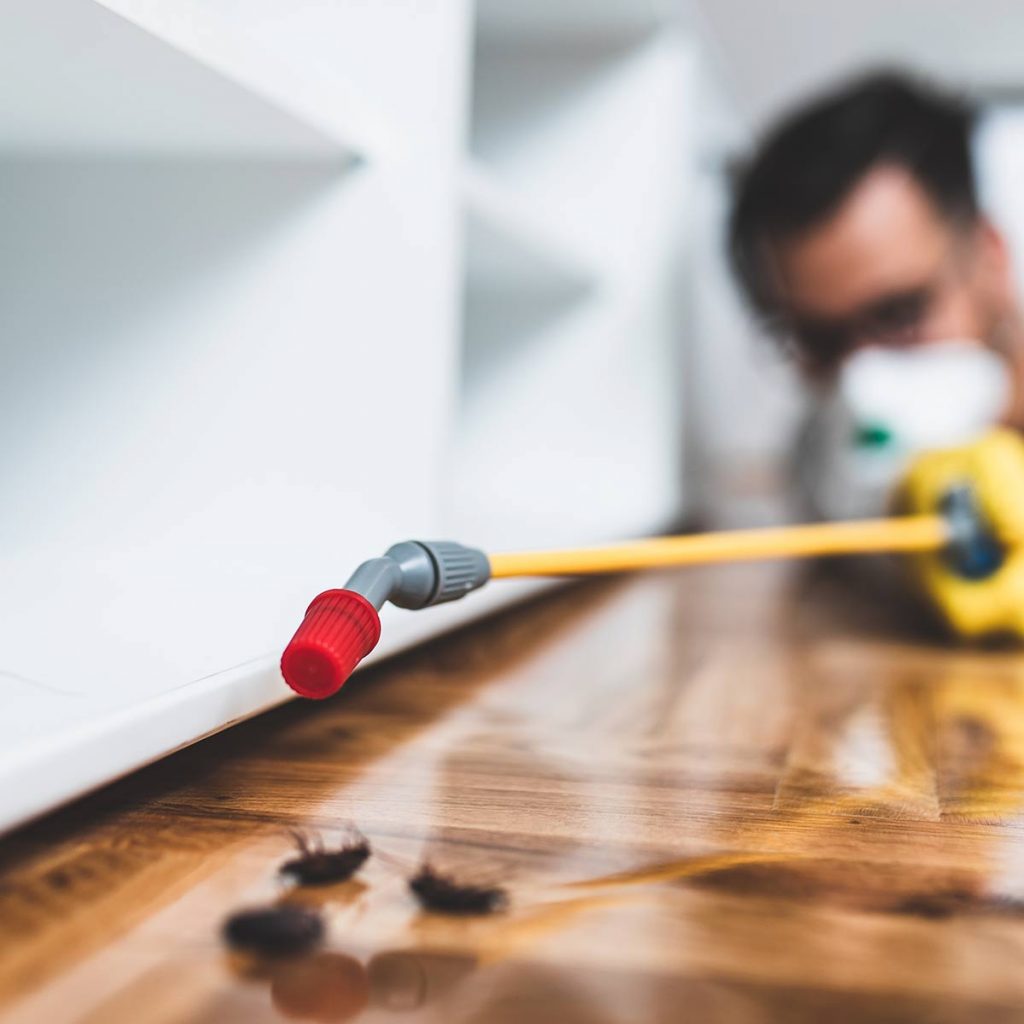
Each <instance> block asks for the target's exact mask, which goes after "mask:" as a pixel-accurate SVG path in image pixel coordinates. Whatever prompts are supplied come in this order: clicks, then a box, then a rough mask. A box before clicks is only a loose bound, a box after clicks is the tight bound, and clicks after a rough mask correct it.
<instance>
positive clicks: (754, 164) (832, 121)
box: [729, 71, 978, 316]
mask: <svg viewBox="0 0 1024 1024" xmlns="http://www.w3.org/2000/svg"><path fill="white" fill-rule="evenodd" d="M972 123H973V109H972V108H971V106H970V105H969V104H968V103H967V102H966V101H965V100H964V99H962V98H961V97H959V96H955V95H951V94H948V93H946V92H943V91H941V90H939V89H937V88H935V87H933V86H931V85H928V84H926V83H924V82H922V81H920V80H918V79H916V78H913V77H910V76H908V75H906V74H903V73H900V72H895V71H882V72H874V73H872V74H869V75H867V76H865V77H862V78H859V79H856V80H854V81H853V82H849V83H847V84H845V85H844V86H842V87H841V88H840V89H838V90H837V91H836V92H833V93H831V94H829V95H827V96H825V97H824V98H822V99H820V100H818V101H817V102H815V103H813V104H812V105H811V106H809V107H805V108H803V109H802V110H799V111H797V112H796V113H795V114H793V115H791V116H790V117H788V118H787V119H785V120H784V121H783V122H782V123H781V124H780V125H779V126H778V127H776V128H775V129H774V130H773V131H772V132H770V133H769V134H768V135H767V136H766V137H765V139H764V140H763V141H762V143H761V145H760V147H759V148H758V150H757V152H756V154H755V155H754V157H753V159H752V160H751V161H750V163H749V164H747V165H746V167H745V168H743V169H742V170H741V172H740V173H739V175H738V177H737V181H736V189H735V197H734V203H733V210H732V219H731V223H730V227H729V255H730V258H731V261H732V265H733V270H734V272H735V274H736V277H737V279H738V280H739V283H740V285H741V286H742V288H743V290H744V291H745V292H746V294H747V297H748V298H749V300H750V301H751V303H752V305H753V306H754V308H755V310H756V311H758V312H760V313H761V314H764V315H766V316H771V315H772V314H773V313H776V312H777V311H778V310H777V309H776V299H775V296H774V295H773V294H772V290H771V287H770V284H769V280H768V275H767V273H766V268H765V266H764V256H765V244H766V243H769V242H772V241H777V240H779V239H785V238H788V237H792V236H793V235H796V234H798V233H800V232H801V231H803V230H805V229H806V228H809V227H811V226H813V225H814V224H816V223H817V222H819V221H820V220H822V219H824V218H825V217H827V216H828V215H829V214H830V213H831V212H832V211H833V210H835V209H836V208H837V207H838V206H839V204H840V203H841V201H842V200H843V199H844V198H845V197H846V196H847V195H848V194H849V193H850V192H851V191H852V189H853V187H854V186H855V185H856V184H857V183H858V182H859V181H860V180H861V179H862V178H863V177H864V175H865V174H866V173H867V172H868V171H870V170H873V169H874V168H876V167H879V166H883V165H892V166H897V167H901V168H903V169H905V170H906V171H909V172H910V174H912V175H913V177H914V178H915V179H916V181H917V182H918V183H919V184H920V185H921V187H922V188H923V189H924V190H925V192H927V194H928V195H929V196H930V197H931V199H932V201H933V202H934V204H935V206H936V208H937V209H939V210H940V211H941V212H943V213H944V214H945V215H947V216H948V217H949V218H951V219H956V220H960V221H964V222H972V221H974V220H975V219H976V218H977V215H978V201H977V194H976V189H975V182H974V171H973V167H972V164H971V153H970V135H971V128H972Z"/></svg>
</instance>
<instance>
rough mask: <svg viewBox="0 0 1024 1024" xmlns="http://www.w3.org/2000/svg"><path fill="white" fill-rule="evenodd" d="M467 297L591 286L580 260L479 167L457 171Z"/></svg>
mask: <svg viewBox="0 0 1024 1024" xmlns="http://www.w3.org/2000/svg"><path fill="white" fill-rule="evenodd" d="M462 186H463V200H464V210H465V230H466V277H467V285H468V288H469V291H470V292H480V293H484V294H493V293H495V292H531V293H537V292H540V293H572V292H576V291H585V290H587V289H588V288H590V287H591V286H593V285H594V283H595V272H594V270H593V268H592V267H590V266H589V264H588V261H587V259H586V257H585V256H584V255H582V254H580V253H577V252H576V250H575V249H574V247H573V246H572V244H571V243H569V242H567V241H565V240H564V239H562V238H561V237H559V236H558V234H557V232H555V231H552V229H551V228H550V226H549V225H547V224H545V223H544V222H543V221H542V220H541V219H540V218H539V217H538V216H537V215H536V214H534V213H533V212H532V211H531V210H530V208H529V206H528V205H526V204H524V203H523V202H522V201H521V200H519V198H518V197H517V196H516V195H515V194H514V193H513V192H512V191H511V190H509V189H507V188H505V187H504V186H503V185H502V184H501V183H500V182H499V181H497V180H495V179H494V178H493V177H491V176H490V175H489V174H488V172H487V171H486V169H484V168H483V167H481V166H480V165H479V164H475V163H470V164H469V165H468V166H467V167H466V168H465V169H464V171H463V177H462Z"/></svg>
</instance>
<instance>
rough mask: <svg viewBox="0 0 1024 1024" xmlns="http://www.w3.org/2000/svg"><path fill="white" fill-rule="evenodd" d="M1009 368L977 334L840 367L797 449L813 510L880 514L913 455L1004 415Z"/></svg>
mask: <svg viewBox="0 0 1024 1024" xmlns="http://www.w3.org/2000/svg"><path fill="white" fill-rule="evenodd" d="M1011 393H1012V383H1011V378H1010V372H1009V368H1008V367H1007V365H1006V363H1005V362H1004V360H1003V359H1001V358H1000V357H999V355H997V354H996V353H995V352H993V351H991V350H990V349H988V348H986V347H984V346H983V345H981V344H979V343H977V342H973V341H941V342H932V343H928V344H924V345H918V346H915V347H913V348H905V349H884V348H867V349H863V350H861V351H859V352H856V353H854V354H853V355H852V356H850V358H849V359H847V360H846V362H845V363H844V364H843V366H842V369H841V370H840V373H839V378H838V381H837V383H836V388H835V391H834V392H833V394H832V395H831V396H830V398H829V399H828V401H826V402H825V403H824V404H823V406H822V407H821V409H820V410H819V411H818V413H817V414H816V415H814V416H812V417H811V420H810V421H809V423H808V426H807V429H806V431H805V436H804V437H803V438H802V439H801V443H800V445H799V451H798V453H797V459H798V464H797V467H796V470H797V479H798V481H799V485H800V491H801V494H802V497H803V499H804V501H805V503H806V504H807V505H808V506H809V508H808V509H807V511H809V512H811V513H812V514H814V515H817V516H822V517H824V518H827V519H838V518H856V517H863V516H876V515H882V514H884V512H885V510H886V506H887V502H888V498H889V494H890V492H891V490H892V487H893V486H894V484H895V483H896V482H897V481H898V480H899V478H900V477H901V476H902V474H903V472H904V471H905V469H906V467H907V464H908V463H909V461H910V459H911V458H912V457H913V456H914V455H915V454H916V453H918V452H920V451H922V450H924V449H929V448H945V447H950V446H953V445H959V444H966V443H967V442H969V441H971V440H973V439H974V438H976V437H978V436H979V435H980V434H982V433H984V432H985V431H986V430H988V429H989V428H990V427H992V426H993V425H994V424H995V423H997V422H998V421H999V419H1000V418H1001V417H1002V416H1003V414H1004V413H1005V411H1006V409H1007V407H1008V405H1009V402H1010V398H1011Z"/></svg>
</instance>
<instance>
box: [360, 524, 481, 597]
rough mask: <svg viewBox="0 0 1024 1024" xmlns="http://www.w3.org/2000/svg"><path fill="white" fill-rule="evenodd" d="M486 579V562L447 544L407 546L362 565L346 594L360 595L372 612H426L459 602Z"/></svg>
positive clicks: (459, 546) (470, 551) (478, 555)
mask: <svg viewBox="0 0 1024 1024" xmlns="http://www.w3.org/2000/svg"><path fill="white" fill-rule="evenodd" d="M490 577H491V565H490V562H488V560H487V556H486V555H485V554H484V553H483V552H482V551H478V550H477V549H476V548H468V547H465V546H464V545H462V544H456V543H455V542H454V541H450V540H433V541H420V540H407V541H403V542H402V543H401V544H395V545H393V546H392V547H390V548H388V550H387V553H386V554H385V555H384V556H383V557H382V558H371V559H370V560H369V561H368V562H363V564H362V565H361V566H359V568H358V569H356V571H355V572H354V573H353V574H352V577H351V578H350V579H349V581H348V583H346V584H345V589H346V590H354V591H355V592H356V593H357V594H362V595H363V597H365V598H366V599H367V600H368V601H369V602H370V603H371V604H372V605H373V606H374V607H375V608H377V609H380V607H381V606H382V605H383V604H384V603H385V602H386V601H390V602H391V603H392V604H395V605H398V607H399V608H426V607H428V606H429V605H434V604H443V603H444V602H445V601H454V600H456V599H457V598H460V597H464V596H465V595H466V594H468V593H469V592H470V591H471V590H476V589H477V588H478V587H482V586H483V585H484V584H485V583H486V582H487V581H488V580H489V579H490Z"/></svg>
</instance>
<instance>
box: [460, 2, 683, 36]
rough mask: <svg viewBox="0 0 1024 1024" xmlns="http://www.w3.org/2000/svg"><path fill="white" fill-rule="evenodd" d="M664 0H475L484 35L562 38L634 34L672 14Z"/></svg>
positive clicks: (651, 29) (647, 28)
mask: <svg viewBox="0 0 1024 1024" xmlns="http://www.w3.org/2000/svg"><path fill="white" fill-rule="evenodd" d="M673 6H674V5H672V4H671V3H669V2H668V0H560V2H559V3H557V4H553V3H550V0H518V2H517V3H508V2H507V0H478V3H477V12H478V14H477V17H478V31H479V32H480V35H481V36H482V37H484V38H487V39H490V38H503V39H539V40H549V41H550V40H551V39H552V38H554V39H558V40H560V41H565V40H568V39H571V38H573V37H575V38H577V39H582V40H585V39H602V38H603V39H609V38H616V37H629V36H636V35H640V34H643V33H646V32H650V31H653V30H654V29H656V28H657V27H658V26H659V25H661V24H662V23H664V22H665V21H666V20H667V19H668V18H669V17H671V16H672V15H673V13H674V12H673V11H672V7H673Z"/></svg>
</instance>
